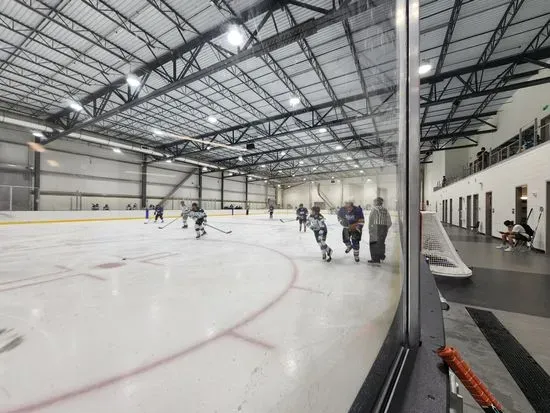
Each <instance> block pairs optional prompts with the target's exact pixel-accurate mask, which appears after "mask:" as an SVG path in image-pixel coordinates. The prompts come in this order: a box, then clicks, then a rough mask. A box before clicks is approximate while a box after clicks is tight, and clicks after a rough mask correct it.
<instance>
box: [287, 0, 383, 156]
mask: <svg viewBox="0 0 550 413" xmlns="http://www.w3.org/2000/svg"><path fill="white" fill-rule="evenodd" d="M349 3H350V0H346V1H344V2H343V3H342V4H341V5H342V6H344V7H345V6H347V5H348V4H349ZM283 8H284V10H285V11H286V14H287V16H288V18H289V20H290V22H291V24H293V25H296V24H297V21H296V19H295V18H294V16H293V15H292V12H291V11H290V8H289V7H288V5H284V6H283ZM344 21H347V19H343V20H342V22H344ZM297 43H298V45H299V46H300V49H301V50H302V53H303V54H304V56H305V57H306V59H307V61H308V62H309V64H310V66H311V68H312V69H313V71H314V72H315V74H316V75H317V77H318V78H319V80H320V81H321V84H322V85H323V87H324V88H325V90H326V92H327V93H328V95H329V97H330V99H331V100H332V101H333V102H335V101H337V100H338V96H336V92H335V91H334V88H333V87H332V85H331V84H330V81H329V80H328V78H327V76H326V74H325V72H324V70H323V68H322V67H321V65H320V64H319V61H318V60H317V57H316V56H315V53H313V50H312V48H311V46H310V45H309V42H308V41H307V40H306V39H305V38H301V39H299V40H298V42H297ZM339 111H340V114H341V115H342V116H343V117H347V113H346V111H345V109H344V107H343V106H339ZM348 127H349V129H350V131H351V133H352V134H353V135H357V131H356V130H355V128H354V127H353V125H352V124H351V123H348ZM329 132H330V134H331V135H332V137H333V138H335V139H336V138H337V135H336V133H334V131H333V130H332V129H331V128H329ZM381 157H383V152H382V153H381Z"/></svg>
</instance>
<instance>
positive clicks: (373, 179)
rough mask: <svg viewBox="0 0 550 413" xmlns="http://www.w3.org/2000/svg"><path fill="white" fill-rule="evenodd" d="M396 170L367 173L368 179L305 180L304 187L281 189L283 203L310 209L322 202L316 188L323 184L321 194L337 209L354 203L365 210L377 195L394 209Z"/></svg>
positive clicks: (363, 177)
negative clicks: (345, 204)
mask: <svg viewBox="0 0 550 413" xmlns="http://www.w3.org/2000/svg"><path fill="white" fill-rule="evenodd" d="M392 169H393V171H395V168H385V169H384V170H382V173H380V170H379V169H377V170H366V171H365V172H366V173H365V176H361V177H355V178H343V179H338V180H336V182H335V183H331V182H330V181H314V183H311V182H310V181H306V182H304V183H303V184H301V185H298V186H294V187H292V188H282V203H283V206H284V207H285V208H286V207H288V205H290V206H291V207H296V206H298V205H299V204H304V205H306V206H308V207H311V206H312V205H313V204H314V203H315V202H323V200H322V199H321V197H320V196H319V194H318V191H317V186H318V184H321V187H320V189H321V191H322V192H323V193H324V194H325V195H326V196H327V198H328V199H329V201H330V202H331V203H332V204H333V205H335V206H337V207H338V206H342V205H343V204H344V202H346V201H353V202H354V203H355V204H356V205H361V206H362V207H363V208H366V207H367V206H368V205H372V201H373V199H374V198H376V197H377V196H382V197H383V198H384V199H385V203H386V206H387V207H388V208H390V209H395V206H396V202H397V178H396V175H395V173H392V172H393V171H392Z"/></svg>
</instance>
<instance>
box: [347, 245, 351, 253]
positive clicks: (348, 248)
mask: <svg viewBox="0 0 550 413" xmlns="http://www.w3.org/2000/svg"><path fill="white" fill-rule="evenodd" d="M350 251H351V245H348V246H347V247H346V254H349V252H350Z"/></svg>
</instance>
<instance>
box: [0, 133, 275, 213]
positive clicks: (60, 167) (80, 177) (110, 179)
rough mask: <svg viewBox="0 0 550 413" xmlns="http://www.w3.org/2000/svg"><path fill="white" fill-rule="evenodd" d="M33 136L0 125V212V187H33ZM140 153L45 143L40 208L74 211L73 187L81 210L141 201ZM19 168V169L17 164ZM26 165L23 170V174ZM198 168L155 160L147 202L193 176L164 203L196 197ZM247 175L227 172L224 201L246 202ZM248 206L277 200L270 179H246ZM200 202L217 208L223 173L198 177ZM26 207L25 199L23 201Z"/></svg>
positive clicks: (0, 198)
mask: <svg viewBox="0 0 550 413" xmlns="http://www.w3.org/2000/svg"><path fill="white" fill-rule="evenodd" d="M33 140H34V137H33V136H32V135H31V133H30V131H29V130H26V129H24V128H19V127H16V126H12V125H7V124H0V210H2V209H3V210H5V209H8V205H9V202H8V188H7V187H2V186H1V185H11V186H13V185H18V186H28V187H32V186H33V182H32V179H31V177H32V172H31V169H30V168H32V166H33V165H34V156H33V152H32V151H30V150H29V147H28V145H27V142H28V141H33ZM142 161H143V156H142V155H141V154H136V153H131V152H127V151H123V152H122V153H120V154H119V153H115V152H113V150H112V149H111V148H105V147H99V146H97V145H92V144H88V143H84V142H75V141H70V140H57V141H54V142H52V143H51V144H49V145H47V146H46V151H45V152H43V153H42V154H41V185H40V187H41V196H40V210H44V211H47V210H50V211H56V210H70V209H77V202H78V201H77V191H78V192H79V193H80V194H84V195H82V197H81V204H82V209H83V210H90V209H91V205H92V203H99V204H100V206H103V205H105V204H109V206H110V208H111V209H112V210H115V209H125V207H126V205H127V204H132V205H133V204H134V203H136V204H137V205H138V206H139V205H140V191H141V176H142V170H141V163H142ZM13 165H15V167H17V172H14V171H15V169H16V168H15V167H13ZM25 168H26V172H25ZM198 171H199V168H198V167H196V166H192V165H185V164H181V163H166V162H158V163H154V164H149V165H148V166H147V205H150V204H155V203H157V202H159V201H160V200H161V199H162V198H164V197H165V196H166V195H167V194H168V193H169V192H170V191H171V189H172V188H173V187H174V185H176V184H177V183H178V182H180V181H181V179H182V178H183V177H184V176H185V175H186V174H188V173H189V172H193V175H192V176H191V177H189V179H188V180H187V181H186V182H185V183H184V184H183V185H182V186H181V187H180V188H179V189H178V190H177V191H176V192H175V193H174V194H173V195H172V197H171V199H170V200H168V201H167V202H166V205H165V206H166V208H177V207H179V200H181V199H185V200H187V201H191V202H192V201H197V200H198V198H199V176H198ZM245 179H246V177H243V176H238V177H230V176H227V174H226V176H225V179H224V204H225V205H226V206H228V205H230V204H234V205H239V206H241V207H244V206H245V203H246V202H245V200H246V195H245ZM16 192H17V195H20V196H21V197H22V198H24V199H27V200H28V199H29V190H28V189H26V190H23V189H20V190H19V189H18V190H16ZM248 193H249V197H248V199H249V204H250V207H251V208H252V209H258V208H261V209H265V207H266V200H267V199H268V198H270V199H274V198H275V188H274V187H273V185H271V184H269V183H264V182H263V181H259V182H249V183H248ZM202 198H203V206H204V207H205V208H207V209H210V210H212V209H221V208H222V205H221V173H220V172H215V173H205V174H203V177H202ZM27 206H28V203H27Z"/></svg>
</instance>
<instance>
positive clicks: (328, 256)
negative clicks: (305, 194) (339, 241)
mask: <svg viewBox="0 0 550 413" xmlns="http://www.w3.org/2000/svg"><path fill="white" fill-rule="evenodd" d="M306 225H307V226H308V228H310V229H311V230H312V231H313V234H314V235H315V241H317V244H318V245H319V247H320V248H321V253H322V254H323V260H324V261H326V262H330V261H331V260H332V249H331V248H330V247H329V246H328V245H327V243H326V242H325V241H326V240H327V224H326V223H325V217H324V216H323V215H321V208H319V207H318V206H314V207H311V215H310V216H309V218H308V220H307V224H306Z"/></svg>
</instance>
